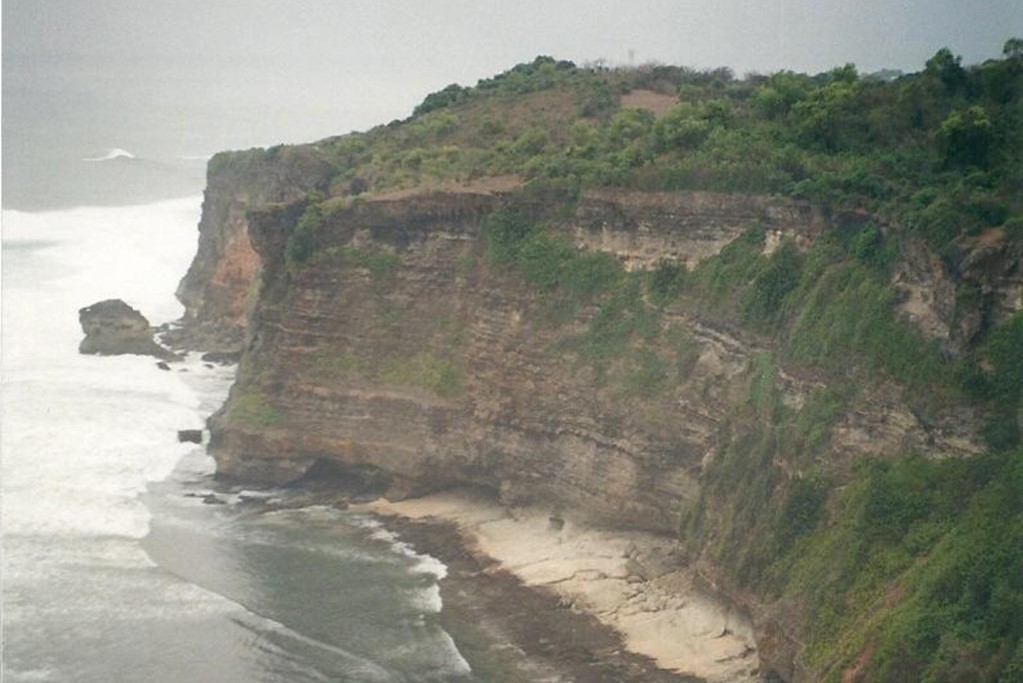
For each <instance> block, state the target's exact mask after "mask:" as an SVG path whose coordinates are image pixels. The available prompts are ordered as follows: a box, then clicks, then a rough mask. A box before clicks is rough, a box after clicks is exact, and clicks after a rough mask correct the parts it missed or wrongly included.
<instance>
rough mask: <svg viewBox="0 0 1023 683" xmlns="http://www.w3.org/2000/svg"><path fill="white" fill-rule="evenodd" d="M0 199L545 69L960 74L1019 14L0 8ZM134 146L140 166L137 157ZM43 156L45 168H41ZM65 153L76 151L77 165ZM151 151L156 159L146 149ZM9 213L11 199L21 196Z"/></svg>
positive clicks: (279, 4) (150, 1)
mask: <svg viewBox="0 0 1023 683" xmlns="http://www.w3.org/2000/svg"><path fill="white" fill-rule="evenodd" d="M2 7H3V43H2V45H3V107H4V112H3V113H4V117H3V138H4V140H3V142H4V161H5V164H7V166H6V167H5V173H4V177H5V181H7V182H8V183H9V184H8V185H7V186H8V187H9V188H11V189H12V190H17V188H18V186H17V185H16V184H10V183H17V182H18V181H22V180H24V181H25V183H26V184H32V185H38V184H39V180H38V179H36V178H29V177H28V174H29V173H30V171H31V169H32V168H33V166H34V167H35V168H36V171H37V172H38V174H39V177H40V178H45V176H46V174H47V173H49V172H50V170H51V169H52V168H53V163H54V162H53V160H52V159H51V158H46V159H44V158H43V156H44V155H45V154H49V155H50V157H53V156H54V155H57V154H58V153H60V154H65V155H66V156H67V157H68V158H69V159H72V158H73V159H80V158H81V157H83V156H89V155H93V154H96V153H102V152H103V149H105V148H109V147H125V148H129V149H132V151H133V152H135V153H140V154H150V155H153V156H155V157H159V156H161V155H162V156H164V157H166V156H168V155H172V154H179V155H190V154H208V153H211V152H212V151H216V150H218V149H224V148H237V147H249V146H257V145H258V146H264V145H269V144H276V143H278V142H304V141H310V140H314V139H318V138H320V137H325V136H327V135H331V134H339V133H344V132H347V131H349V130H353V129H354V130H362V129H366V128H369V127H371V126H373V125H376V124H380V123H386V122H387V121H390V120H392V119H395V118H404V117H405V116H408V114H409V113H411V111H412V108H413V107H414V106H415V105H416V104H417V103H419V102H421V101H422V99H423V97H424V96H425V95H426V94H427V93H429V92H432V91H434V90H438V89H440V88H442V87H444V86H445V85H447V84H449V83H461V84H463V85H473V84H475V82H476V81H477V80H479V79H480V78H484V77H489V76H492V75H493V74H495V73H498V72H500V71H503V70H505V69H507V68H509V67H511V66H513V65H515V64H517V63H519V62H523V61H531V60H532V59H533V58H534V57H536V56H537V55H540V54H545V55H551V56H553V57H557V58H560V59H570V60H573V61H575V62H577V63H580V64H584V63H587V62H593V61H596V60H604V61H605V62H607V63H609V64H611V65H620V64H628V63H630V62H632V63H635V64H641V63H645V62H651V61H655V62H661V63H668V64H679V65H684V66H691V67H698V68H704V67H718V66H728V67H731V68H732V69H733V70H734V71H735V73H736V74H737V75H739V76H742V75H744V74H745V73H747V72H749V71H757V72H760V73H769V72H772V71H776V70H779V69H793V70H797V71H806V72H810V73H816V72H819V71H824V70H827V69H829V68H831V67H834V66H838V65H841V64H845V63H847V62H853V63H855V64H856V65H857V66H858V67H859V68H860V71H861V72H871V71H876V70H879V69H882V68H896V69H902V70H905V71H917V70H919V69H921V68H922V67H923V63H924V61H925V60H926V59H927V58H928V57H930V56H931V55H933V54H934V53H935V52H936V51H937V50H938V49H939V48H941V47H945V46H947V47H949V48H951V49H952V50H953V52H955V53H956V54H960V55H962V56H963V58H964V61H965V62H966V63H967V64H970V63H978V62H980V61H983V60H984V59H987V58H990V57H997V56H999V55H1000V53H1001V49H1002V45H1003V44H1004V42H1005V41H1006V39H1008V38H1010V37H1013V36H1023V0H972V1H971V0H744V1H741V0H703V1H701V2H696V1H694V0H628V1H623V0H560V1H559V0H518V1H517V2H512V1H511V0H500V1H496V0H434V1H429V0H2ZM129 145H130V146H131V147H129ZM44 148H48V149H44ZM72 148H73V149H72ZM147 148H148V149H147ZM12 196H13V195H12Z"/></svg>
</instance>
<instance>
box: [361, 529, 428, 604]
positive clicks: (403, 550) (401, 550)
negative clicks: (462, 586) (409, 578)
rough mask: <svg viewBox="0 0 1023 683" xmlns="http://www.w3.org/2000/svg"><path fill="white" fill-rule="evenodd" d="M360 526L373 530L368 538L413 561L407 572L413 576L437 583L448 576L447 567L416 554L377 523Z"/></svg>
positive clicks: (421, 554)
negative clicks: (427, 577) (417, 575)
mask: <svg viewBox="0 0 1023 683" xmlns="http://www.w3.org/2000/svg"><path fill="white" fill-rule="evenodd" d="M362 525H363V526H365V527H366V528H371V529H374V531H373V532H372V533H371V534H370V535H369V537H370V538H372V539H373V540H375V541H383V542H385V543H387V544H389V545H390V547H391V550H392V551H394V552H395V553H397V554H398V555H401V556H404V557H407V558H409V559H410V560H413V561H414V564H413V565H412V566H411V567H410V568H409V571H411V572H412V573H413V574H428V575H430V576H433V577H434V578H435V579H436V580H437V581H440V580H441V579H443V578H444V577H446V576H447V575H448V568H447V565H445V564H444V563H443V562H441V561H440V560H438V559H437V558H436V557H433V556H432V555H427V554H425V553H419V552H416V550H415V549H414V548H413V547H412V546H411V545H409V544H408V543H406V542H405V541H403V540H401V538H400V537H399V536H398V534H396V533H394V532H393V531H390V530H388V529H385V528H383V526H382V525H380V524H379V522H378V523H377V526H371V525H370V524H368V523H365V522H363V523H362ZM438 599H439V595H438ZM438 610H439V607H438Z"/></svg>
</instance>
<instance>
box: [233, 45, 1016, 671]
mask: <svg viewBox="0 0 1023 683" xmlns="http://www.w3.org/2000/svg"><path fill="white" fill-rule="evenodd" d="M635 93H645V97H646V98H647V99H646V100H645V101H648V102H649V101H655V102H659V103H660V105H658V106H655V107H654V108H655V109H659V110H658V111H656V112H655V111H653V110H651V109H649V108H645V107H641V106H625V103H628V102H630V101H633V100H630V99H629V97H630V96H631V95H633V94H635ZM658 96H659V98H660V99H658ZM651 98H652V99H651ZM317 149H318V150H320V151H321V152H322V153H323V154H324V155H326V157H327V158H328V159H329V160H330V161H331V163H332V164H333V165H334V166H335V168H336V176H335V178H334V181H333V183H332V186H331V191H330V193H331V195H333V197H331V198H328V199H327V200H326V201H325V202H323V203H322V204H321V203H319V202H318V201H313V202H311V203H310V205H309V207H308V208H307V209H306V210H305V213H304V214H302V216H301V218H300V220H299V221H298V223H297V225H296V227H295V229H294V230H293V232H292V234H291V235H290V237H289V241H288V245H287V255H288V258H289V261H290V262H291V263H293V264H295V265H296V267H300V266H301V263H302V262H304V261H305V260H306V259H308V258H309V257H310V256H311V252H312V251H313V250H314V249H315V243H316V235H317V233H318V231H320V230H321V228H322V223H323V221H324V216H325V215H327V214H329V210H330V208H329V207H330V206H332V204H331V202H337V201H339V200H338V197H339V196H340V197H349V196H353V195H361V194H363V193H369V194H370V195H372V194H374V193H377V194H379V193H383V192H387V191H391V190H399V189H403V188H419V189H431V188H445V187H448V186H451V185H454V184H459V183H468V182H473V181H480V180H483V179H487V178H491V177H495V176H502V175H508V174H513V175H516V176H518V177H519V178H520V179H522V180H523V181H529V184H530V185H532V186H534V187H542V188H548V189H549V188H556V189H557V190H558V196H559V197H561V199H562V200H563V201H565V202H566V203H567V204H569V205H570V204H571V202H573V201H574V200H575V199H576V198H577V197H578V193H579V190H580V189H581V188H585V187H588V186H600V185H614V186H624V187H630V188H636V189H645V190H671V189H705V190H717V191H725V192H752V193H767V194H778V195H783V196H790V197H796V198H801V199H805V200H808V201H809V202H811V203H812V204H814V205H815V206H816V207H818V208H819V209H820V210H821V211H822V212H825V213H826V212H828V211H836V210H842V211H845V212H858V213H859V215H862V216H867V217H868V219H867V220H866V221H864V222H861V223H858V224H856V225H855V226H854V227H848V226H846V227H838V226H835V225H832V226H830V227H829V228H828V229H826V230H825V231H824V232H823V234H821V235H820V236H819V237H817V238H816V240H815V241H814V242H813V244H812V245H811V246H810V247H809V248H803V247H797V245H795V244H793V243H791V242H784V241H783V242H782V243H781V244H780V245H779V246H778V247H777V248H776V249H774V250H773V251H772V250H766V249H765V242H764V239H765V236H764V233H763V230H762V229H760V228H758V227H755V226H754V227H752V228H751V229H750V230H749V231H748V232H746V233H745V234H744V235H742V236H741V237H740V238H738V239H737V240H735V241H734V242H733V243H732V244H730V245H728V246H727V247H726V248H724V249H723V250H722V251H721V252H720V253H719V254H718V255H717V256H715V257H713V258H710V259H708V260H706V261H704V262H702V263H701V264H700V265H699V266H698V267H697V268H695V269H694V270H692V271H688V270H687V269H686V268H685V267H683V266H680V265H678V264H674V263H663V264H661V265H659V266H657V267H655V268H651V269H650V270H648V271H647V272H625V270H624V269H623V268H622V267H621V265H620V264H619V263H618V262H617V261H615V260H614V259H613V258H611V257H610V256H608V255H606V254H600V253H587V252H582V251H579V250H577V249H576V248H575V246H574V244H572V242H571V241H570V240H569V239H567V238H566V237H564V236H563V235H562V234H559V232H558V230H557V229H556V227H557V216H556V215H552V216H549V217H547V218H545V219H538V218H537V217H535V216H528V215H526V214H525V213H521V212H519V211H517V210H516V209H514V208H510V209H507V210H502V211H498V212H496V213H494V214H492V215H491V216H490V217H489V218H488V219H487V220H486V222H485V226H484V233H485V238H486V264H487V267H489V268H492V269H494V270H495V271H500V272H501V273H503V274H505V275H506V276H510V277H518V278H520V279H521V282H522V283H524V284H525V285H527V286H529V287H532V288H533V289H534V290H535V292H536V301H537V302H539V305H538V309H539V310H541V311H542V318H543V319H542V320H541V321H540V322H541V323H546V324H551V325H559V324H561V323H563V322H564V321H565V320H568V319H570V318H572V319H576V320H583V321H585V329H584V330H583V331H581V332H580V331H579V329H580V328H579V327H576V328H574V330H575V331H574V332H573V333H572V334H568V335H566V336H565V338H563V339H562V341H561V343H560V344H559V346H558V347H557V348H555V349H552V350H553V351H554V352H557V353H563V354H565V355H566V356H567V357H568V358H569V359H570V360H571V361H573V362H577V363H581V364H584V365H586V366H588V367H590V368H592V370H593V371H594V376H595V378H596V379H597V381H598V382H600V383H602V384H603V386H604V387H608V388H610V389H612V390H614V391H616V392H621V393H622V394H626V395H630V396H637V395H638V396H643V397H646V398H651V397H656V396H658V395H659V394H660V393H662V392H665V391H667V390H668V389H669V388H670V386H671V383H672V382H676V381H683V380H684V379H685V377H686V375H687V373H688V372H689V371H690V370H691V368H692V366H693V364H694V363H695V354H696V352H695V351H694V345H693V342H692V340H691V339H689V338H688V337H687V336H686V333H685V331H684V330H680V329H673V328H672V327H671V326H670V325H669V324H667V323H666V322H665V319H666V318H667V316H666V315H665V313H666V312H671V313H680V314H688V315H693V316H696V317H701V318H712V319H717V320H719V321H723V322H726V323H727V324H729V325H735V326H740V327H742V328H743V330H744V332H745V333H747V334H750V335H754V336H756V337H757V338H758V339H759V340H761V342H762V344H763V347H764V348H767V349H770V351H768V352H765V353H763V354H760V355H758V356H757V357H756V358H755V359H754V361H753V363H752V366H751V370H750V383H749V387H748V390H749V393H748V396H747V400H746V401H740V402H739V404H738V405H737V406H736V408H735V409H734V411H733V413H732V414H731V415H730V416H729V419H728V420H727V421H726V422H725V423H724V424H722V425H721V429H720V434H719V438H718V444H717V448H716V450H715V457H714V459H713V460H712V461H710V462H709V463H708V465H707V467H706V469H705V471H704V474H703V478H704V481H703V496H704V498H703V499H702V500H700V501H697V502H696V503H695V504H694V505H693V507H692V509H691V510H690V511H689V512H688V513H687V514H686V516H685V518H684V519H682V520H680V531H681V533H682V537H683V538H684V539H685V541H686V542H687V543H689V544H690V545H691V546H692V548H693V550H694V552H700V553H705V554H709V555H710V556H711V557H712V558H713V559H714V560H716V561H717V564H718V565H719V566H722V567H726V568H728V571H729V572H730V579H731V580H732V581H734V583H735V584H736V585H738V586H740V587H742V588H744V589H748V590H752V591H755V592H757V593H758V594H759V595H762V596H764V597H765V599H768V600H773V599H778V600H783V601H785V600H789V601H792V602H793V603H795V604H797V605H799V607H800V609H801V613H802V614H803V615H804V617H805V623H804V625H803V631H802V634H803V637H804V640H805V643H806V650H805V652H804V655H803V657H804V660H805V661H804V663H805V664H806V666H808V667H809V668H810V669H811V670H813V671H815V672H818V673H819V674H820V676H821V677H823V678H824V679H826V680H835V681H837V680H845V679H844V678H843V675H844V673H846V672H849V671H852V670H853V669H857V670H858V671H859V673H860V675H862V676H863V677H864V680H891V681H909V680H925V681H946V680H960V681H967V680H969V681H974V680H977V681H998V682H1001V683H1009V682H1011V681H1023V618H1021V617H1020V615H1021V614H1023V450H1020V447H1019V443H1020V428H1019V424H1020V410H1021V407H1023V313H1017V314H1016V315H1015V316H1014V317H1010V318H1009V319H1007V320H1004V321H1002V322H1001V323H1000V324H997V325H996V324H993V323H992V324H985V325H984V326H982V329H981V330H980V332H979V333H978V335H977V336H976V338H975V339H972V340H971V341H970V344H968V345H966V346H965V347H964V348H961V349H957V350H956V352H955V353H952V352H949V350H948V349H947V348H945V349H943V348H939V346H938V344H937V343H936V342H934V341H929V340H927V339H925V338H924V336H923V335H922V334H921V333H920V332H919V331H918V330H917V329H916V328H914V327H913V326H911V325H909V324H907V323H906V322H905V321H904V320H902V319H900V317H899V315H898V314H897V312H896V311H897V304H898V303H899V301H898V294H897V292H896V290H895V289H894V288H893V287H892V286H891V282H892V278H893V269H894V268H895V264H896V263H897V262H898V261H899V260H900V259H901V258H903V257H904V254H905V249H906V244H908V243H909V242H910V241H913V242H916V243H923V244H925V245H926V246H927V248H928V249H929V250H930V251H931V253H933V254H935V255H936V256H937V257H938V258H940V259H942V260H943V262H944V265H945V267H946V269H947V271H948V273H949V274H950V275H951V276H952V277H953V279H955V278H956V277H957V276H959V275H960V273H959V271H958V268H959V265H960V261H961V260H962V258H963V250H964V249H965V248H966V247H967V244H968V242H969V240H971V239H978V238H980V237H981V236H986V237H991V236H995V237H996V238H997V239H998V240H1006V241H1010V242H1011V241H1013V240H1023V191H1021V190H1023V41H1018V40H1011V41H1009V42H1008V43H1007V44H1006V46H1005V50H1004V54H1003V57H1002V58H1001V59H992V60H988V61H986V62H984V63H983V64H980V65H976V66H963V65H962V64H961V60H960V59H959V58H958V57H956V56H955V55H953V54H952V53H951V52H950V51H948V50H946V49H942V50H939V51H938V52H937V53H936V54H935V55H934V57H932V58H931V59H930V60H928V61H927V63H926V65H925V66H924V68H923V70H922V71H921V72H919V73H915V74H908V75H898V76H897V77H894V78H891V77H888V76H887V75H878V76H871V75H861V74H860V73H858V72H857V70H856V69H855V67H853V66H852V65H846V66H843V67H839V68H836V69H833V70H831V71H829V72H826V73H821V74H817V75H812V76H811V75H804V74H796V73H792V72H787V71H783V72H778V73H775V74H772V75H770V76H758V75H751V76H747V77H746V78H744V79H736V78H734V77H733V75H732V74H731V73H730V72H728V70H725V69H721V70H715V71H694V70H690V69H685V68H679V67H666V66H650V67H641V68H638V69H606V68H601V67H595V68H581V67H577V66H576V65H574V64H572V63H571V62H564V61H556V60H554V59H551V58H549V57H540V58H537V59H536V60H535V61H533V62H531V63H527V64H520V65H518V66H516V67H515V68H513V69H511V70H509V71H507V72H505V73H503V74H500V75H498V76H495V77H494V78H491V79H487V80H484V81H480V82H479V83H478V84H477V85H476V86H475V87H464V86H460V85H457V84H456V85H450V86H448V87H446V88H444V89H443V90H441V91H439V92H436V93H433V94H431V95H429V96H427V97H426V99H425V100H424V101H423V103H422V104H421V105H420V106H419V107H417V108H416V110H415V112H414V115H413V116H412V117H410V118H409V119H407V120H405V121H398V122H393V123H391V124H389V125H387V126H381V127H379V128H376V129H373V130H371V131H369V132H367V133H362V134H352V135H347V136H344V137H339V138H333V139H330V140H326V141H322V142H321V143H319V145H318V146H317ZM228 161H229V160H221V161H220V162H219V163H228ZM341 256H342V257H343V258H345V259H348V261H349V262H350V263H353V264H355V265H357V266H359V267H363V268H366V269H367V270H368V272H369V273H370V274H371V275H372V276H373V277H374V278H377V279H385V278H386V277H387V274H388V273H389V272H390V271H391V270H392V269H394V268H396V267H398V264H397V259H396V257H395V256H394V255H393V254H390V253H386V254H385V253H375V252H369V251H359V250H349V251H348V252H346V253H345V254H342V255H341ZM957 286H959V288H960V291H959V292H958V300H957V305H960V304H961V305H962V306H963V307H964V308H967V307H969V306H970V305H971V302H972V301H974V299H972V298H971V297H974V298H975V297H977V296H979V295H978V294H977V292H976V291H974V290H973V289H971V288H970V287H968V286H967V285H965V284H964V283H962V282H959V283H958V284H957ZM580 314H582V315H581V316H580ZM781 367H784V368H785V369H786V371H791V372H799V373H803V374H804V375H806V376H808V377H812V378H815V379H818V380H820V385H821V387H827V388H821V389H820V390H819V391H817V392H814V393H812V394H811V395H810V396H809V398H808V399H807V400H806V401H805V402H804V403H802V404H801V405H799V406H793V405H789V404H787V403H786V402H785V401H784V400H783V397H782V396H781V395H780V393H779V390H778V389H777V386H778V381H777V379H778V377H779V374H780V372H781ZM380 372H381V373H382V374H381V377H382V378H383V379H384V381H391V382H394V383H399V384H410V385H414V386H420V387H423V388H426V389H430V390H432V391H434V392H436V393H438V394H441V395H445V396H449V395H456V394H457V393H458V391H459V388H460V386H461V385H460V382H461V377H460V375H459V372H458V369H457V367H456V366H455V365H453V364H452V363H450V362H449V361H447V360H445V359H437V358H432V357H428V356H419V357H416V358H414V359H412V361H409V362H407V363H404V364H400V365H399V364H395V365H394V366H393V367H387V368H384V369H382V370H381V371H380ZM880 385H890V386H893V387H899V388H900V389H899V390H900V391H904V392H906V395H908V396H909V398H908V401H909V403H910V405H911V407H912V409H913V410H914V411H915V412H916V413H918V414H919V416H920V419H921V420H926V419H927V418H928V415H929V414H931V413H932V412H933V411H936V410H938V409H940V408H941V407H942V406H946V407H947V406H948V405H950V404H957V405H963V406H968V407H969V408H970V409H972V410H975V411H976V413H977V414H979V415H984V416H986V418H985V419H986V424H985V427H984V429H983V433H984V437H985V439H986V442H987V446H988V451H989V452H988V453H986V454H984V455H982V456H977V457H975V458H972V459H948V460H943V461H931V460H927V459H924V458H922V457H919V456H918V455H917V454H914V453H911V452H892V453H886V454H884V455H885V457H884V458H879V459H871V460H867V461H861V462H854V463H849V462H834V461H831V460H829V458H828V457H827V447H828V444H829V442H830V437H831V434H832V430H833V428H834V426H835V425H836V424H837V423H838V422H839V421H840V420H841V418H842V416H843V415H844V414H845V413H846V412H847V410H848V409H849V407H850V405H852V403H853V402H854V401H855V400H856V398H857V395H858V394H857V392H859V391H861V390H864V388H865V387H869V386H873V387H877V386H880ZM249 403H250V404H251V405H249V404H246V405H245V406H243V408H244V411H243V412H244V413H245V415H244V417H245V419H250V420H253V421H264V422H265V421H272V419H273V416H272V415H270V414H269V411H268V410H267V409H266V407H265V406H263V405H262V404H261V403H260V402H259V401H256V400H255V399H253V400H252V401H250V402H249ZM778 463H784V467H780V466H779V465H778ZM710 501H713V504H711V503H710ZM751 539H756V541H755V542H753V541H751Z"/></svg>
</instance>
